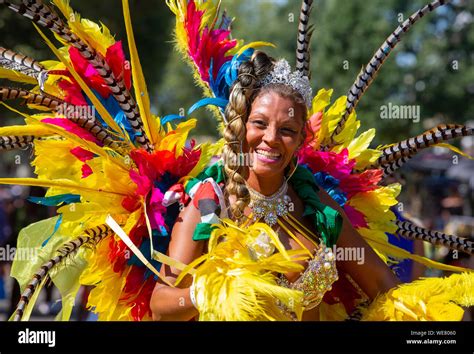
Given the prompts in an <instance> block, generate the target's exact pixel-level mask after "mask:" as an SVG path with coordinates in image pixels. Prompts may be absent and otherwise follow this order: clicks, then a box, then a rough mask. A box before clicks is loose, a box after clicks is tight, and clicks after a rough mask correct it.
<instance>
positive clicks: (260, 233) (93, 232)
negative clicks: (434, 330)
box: [0, 0, 474, 321]
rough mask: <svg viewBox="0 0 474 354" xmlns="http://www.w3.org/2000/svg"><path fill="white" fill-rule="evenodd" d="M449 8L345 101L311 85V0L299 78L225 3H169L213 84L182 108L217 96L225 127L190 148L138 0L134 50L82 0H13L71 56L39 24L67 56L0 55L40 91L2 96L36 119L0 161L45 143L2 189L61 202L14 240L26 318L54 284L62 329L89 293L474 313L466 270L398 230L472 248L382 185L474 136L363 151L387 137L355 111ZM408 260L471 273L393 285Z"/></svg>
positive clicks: (6, 69) (178, 303)
mask: <svg viewBox="0 0 474 354" xmlns="http://www.w3.org/2000/svg"><path fill="white" fill-rule="evenodd" d="M442 3H443V2H442V1H437V0H435V1H433V2H432V3H431V4H429V5H427V6H425V7H423V8H421V9H420V10H418V11H417V12H416V13H415V14H413V15H412V16H411V17H410V18H409V19H408V20H406V21H405V22H403V23H402V24H401V25H400V26H399V27H398V28H397V29H396V30H395V31H394V33H393V34H392V35H390V36H389V38H388V39H387V40H386V41H385V42H384V44H383V45H382V47H381V48H380V49H379V50H377V52H376V55H375V56H374V58H372V60H371V61H370V63H369V64H368V65H367V67H366V68H365V69H364V70H363V71H362V72H361V74H360V75H359V77H357V79H356V81H355V83H354V85H353V87H352V88H351V90H350V91H349V94H348V97H345V96H343V97H340V98H338V99H337V100H335V102H333V103H332V104H331V95H332V90H326V89H320V90H319V91H318V93H317V94H316V95H315V96H314V95H313V91H312V89H311V85H310V72H309V67H310V65H309V58H310V55H309V54H310V51H309V43H310V37H311V27H310V26H309V14H310V10H311V6H312V1H310V0H303V2H302V6H301V13H300V18H299V27H298V37H297V40H298V41H297V51H296V68H295V70H294V71H293V70H292V69H291V67H290V64H289V63H288V62H287V61H286V60H283V59H280V60H274V59H273V58H271V57H269V56H268V55H267V54H265V52H263V51H259V50H256V48H259V47H262V46H270V45H271V44H269V43H266V42H252V43H248V44H244V42H243V41H241V40H236V39H233V38H232V37H231V23H232V20H231V18H230V17H229V16H228V15H227V13H226V12H225V11H223V12H221V11H220V10H221V8H220V1H217V0H216V1H211V0H167V1H166V4H167V6H168V7H169V8H170V10H171V11H172V12H173V13H174V15H175V16H176V30H175V39H176V46H177V48H178V50H179V51H180V53H181V54H182V55H183V57H185V58H187V59H188V61H189V63H190V64H191V67H192V69H193V71H194V78H195V79H196V81H197V82H198V83H199V84H200V86H201V87H202V88H204V96H205V97H204V98H203V99H202V100H200V101H199V102H197V103H196V104H194V105H193V106H192V107H191V108H190V109H189V110H188V116H189V115H190V114H191V113H192V112H193V111H194V110H195V109H198V108H200V107H203V106H206V105H213V106H215V109H214V111H213V112H214V113H215V114H216V116H217V117H218V119H219V121H220V132H219V133H221V135H222V136H223V139H221V140H219V141H218V142H216V143H210V142H208V143H204V144H201V145H196V144H195V142H194V141H193V140H188V135H189V133H190V132H191V131H193V129H195V127H196V124H197V120H196V119H192V118H190V117H184V116H183V115H182V114H181V115H172V114H171V115H168V116H165V117H158V116H156V115H155V114H154V113H153V112H152V105H151V98H150V95H149V94H148V91H147V86H146V84H145V79H144V74H143V71H142V67H141V62H140V59H139V57H138V50H137V48H136V44H135V43H136V42H135V39H134V35H133V28H132V18H131V14H130V10H129V7H128V1H127V0H122V7H123V14H124V20H125V28H126V32H127V40H128V51H127V50H126V49H124V43H123V42H121V41H117V40H116V39H115V37H114V36H113V35H111V33H110V31H109V29H108V28H107V27H105V26H104V25H98V24H96V23H94V22H92V21H89V20H86V19H83V18H81V17H80V16H79V14H77V13H75V12H74V10H73V9H72V8H71V7H70V5H69V1H66V0H53V4H54V6H55V7H54V8H53V5H46V4H44V3H43V2H42V1H40V0H29V1H22V2H21V3H19V2H15V1H3V0H0V5H2V6H3V8H4V9H6V8H8V9H10V10H12V11H14V12H16V13H18V14H20V15H22V16H25V17H27V18H28V19H31V20H32V21H33V22H34V23H35V24H36V25H38V26H42V27H45V28H47V29H49V30H51V31H53V32H54V34H55V35H56V38H57V39H60V40H59V44H58V45H60V46H61V48H56V46H55V44H54V43H53V42H52V41H51V40H50V39H49V37H47V36H46V35H45V34H44V33H43V32H42V31H41V30H40V28H39V27H37V30H38V32H39V33H40V35H41V36H42V38H43V39H44V41H45V43H46V44H47V45H48V47H49V48H50V49H51V50H52V52H53V53H54V54H55V55H56V59H57V60H56V61H54V60H53V61H46V62H38V61H36V60H34V59H32V58H28V57H25V56H22V55H20V54H18V53H15V52H13V51H11V50H8V49H6V48H0V66H2V68H1V70H0V78H1V77H6V78H8V79H10V80H13V81H18V82H20V83H21V84H22V85H25V86H26V85H29V86H31V87H28V88H26V87H25V88H10V87H8V88H0V99H1V100H2V101H6V100H14V99H20V100H22V101H24V102H26V103H27V104H28V109H32V110H36V109H37V110H39V111H40V113H38V112H35V111H33V112H32V111H27V112H26V113H24V112H21V115H22V116H23V117H25V118H26V119H25V122H26V124H25V125H19V126H11V127H1V128H0V150H10V149H17V148H23V147H25V146H29V145H34V154H33V155H34V160H33V161H32V163H31V164H32V166H34V168H35V173H36V174H37V178H18V179H14V178H0V183H1V184H16V185H28V186H40V187H44V188H47V189H48V190H47V194H46V195H45V196H44V197H41V198H35V199H34V200H33V201H34V202H36V203H38V204H41V205H48V206H60V208H59V209H58V214H59V215H58V216H57V217H54V218H50V219H47V220H43V221H41V222H38V223H36V224H32V225H30V226H28V227H26V228H24V229H23V230H22V231H21V232H20V235H19V237H18V248H19V249H20V248H24V247H29V248H30V249H31V248H38V249H39V254H38V257H34V259H32V260H30V261H26V260H22V259H21V258H20V257H16V259H15V261H14V264H13V266H12V271H11V275H12V276H14V277H16V278H17V279H18V281H19V284H20V286H21V288H22V294H21V297H20V298H19V302H18V305H17V308H16V311H15V313H14V316H13V319H15V320H22V319H23V320H24V319H28V318H29V316H30V315H31V313H32V309H33V305H34V303H35V300H36V299H37V297H38V294H39V291H40V290H41V288H42V287H43V286H45V285H46V284H47V283H48V280H49V279H52V280H53V282H54V283H55V285H56V286H57V287H58V288H59V290H60V292H61V295H62V302H61V303H62V306H63V307H62V311H61V313H60V314H59V316H58V318H60V319H63V320H66V319H69V317H70V315H71V313H72V310H73V306H74V299H75V297H76V295H77V292H78V290H79V287H80V286H81V285H86V286H91V288H92V290H91V291H90V294H89V295H88V299H87V308H88V309H89V310H91V311H93V312H95V313H97V314H98V318H99V319H100V320H136V321H141V320H150V319H154V320H190V319H199V320H345V319H348V318H356V317H357V316H358V315H360V316H362V317H361V318H362V319H364V320H413V319H415V320H446V319H457V320H459V319H460V318H461V317H462V312H463V310H462V308H461V307H460V306H470V305H472V304H474V291H473V290H472V284H474V281H473V274H472V272H471V271H470V270H467V269H464V268H461V267H456V266H449V265H445V264H441V263H437V262H434V261H432V260H430V259H427V258H424V257H420V256H417V255H413V254H411V253H409V252H407V251H404V250H402V249H400V248H398V247H396V246H393V245H391V244H390V243H389V242H388V241H387V233H392V234H397V235H398V236H400V237H406V238H412V239H413V238H417V239H423V240H425V241H428V242H431V243H434V244H442V245H445V246H447V247H450V248H452V249H454V250H456V251H460V252H465V253H469V254H472V252H473V244H472V242H471V241H469V240H466V239H464V238H461V237H456V236H453V235H445V234H443V233H438V232H433V231H430V230H426V229H422V228H419V227H417V226H415V225H413V224H412V223H411V222H409V221H408V220H406V219H404V218H403V217H402V216H399V215H396V214H395V213H394V210H393V209H392V208H393V206H395V205H396V204H397V203H398V201H397V199H396V198H397V195H398V193H399V192H400V188H401V186H400V184H398V183H392V184H388V185H386V184H384V181H383V177H385V176H387V175H389V174H390V173H391V172H393V171H394V170H395V169H396V168H398V167H400V166H401V165H402V164H403V163H404V162H405V161H406V159H408V158H409V157H411V156H412V155H413V154H415V153H416V152H418V151H419V150H421V149H423V148H425V147H429V146H430V145H433V144H436V143H438V144H439V143H442V142H443V141H444V140H448V139H451V138H455V137H458V136H461V135H472V133H473V132H472V129H470V128H467V127H464V126H459V125H447V126H439V127H437V128H436V129H435V130H432V131H429V132H426V133H424V134H422V135H421V136H419V137H416V138H411V139H408V140H407V141H402V142H400V143H398V144H392V145H390V146H386V147H384V148H377V149H369V145H370V143H371V141H372V139H373V138H374V136H375V130H374V129H369V130H367V131H366V132H364V133H362V134H360V135H358V136H356V135H357V131H358V128H359V126H360V122H359V121H358V120H357V118H356V115H355V112H354V109H355V106H356V105H357V103H358V102H359V101H360V99H361V97H362V96H363V94H364V92H365V91H366V90H367V89H368V88H369V86H370V84H371V82H372V81H373V79H374V78H375V76H376V74H377V72H378V71H379V70H380V68H381V66H382V64H383V62H384V60H385V59H386V57H387V56H388V55H389V54H390V51H391V50H392V49H393V48H394V47H395V45H396V44H397V43H398V41H399V40H400V37H401V36H402V35H403V33H405V32H406V31H408V30H409V29H410V27H411V26H413V24H414V23H416V21H417V20H418V19H420V18H421V17H423V16H424V15H425V14H427V13H428V12H431V11H433V10H434V9H435V8H437V7H439V6H440V5H441V4H442ZM126 52H129V53H130V60H127V59H126V56H125V53H126ZM80 107H82V108H86V109H80ZM12 111H13V112H15V113H19V112H18V111H15V110H13V109H12ZM186 118H188V119H186ZM214 156H217V157H218V160H217V162H216V163H211V159H212V157H214ZM341 249H342V250H341ZM71 258H74V260H75V261H76V262H75V263H72V262H68V260H69V259H71ZM404 258H410V259H413V260H415V261H418V262H420V263H422V264H424V265H428V266H430V267H433V268H438V269H442V270H449V271H453V272H465V273H464V274H460V275H459V274H454V275H452V276H451V277H450V278H448V279H437V278H434V279H426V280H423V281H421V282H418V283H413V284H408V285H402V286H399V281H398V279H397V278H396V276H395V274H394V273H393V271H392V270H391V269H390V268H389V267H388V265H387V264H388V263H390V262H392V261H394V259H397V260H398V259H404ZM336 261H337V262H336ZM71 264H73V266H71ZM370 302H371V305H370V307H368V308H365V307H364V304H366V305H367V304H369V303H370ZM360 316H359V317H360Z"/></svg>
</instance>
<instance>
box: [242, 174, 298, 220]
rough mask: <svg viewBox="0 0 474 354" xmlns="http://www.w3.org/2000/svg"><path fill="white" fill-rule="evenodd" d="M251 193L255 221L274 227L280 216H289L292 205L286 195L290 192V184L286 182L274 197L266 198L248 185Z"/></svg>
mask: <svg viewBox="0 0 474 354" xmlns="http://www.w3.org/2000/svg"><path fill="white" fill-rule="evenodd" d="M247 188H248V190H249V193H250V204H249V207H250V208H252V211H253V213H254V217H253V219H254V221H256V220H259V219H262V218H263V220H264V221H265V223H266V224H267V225H268V226H273V225H275V224H276V223H277V219H278V217H279V216H285V215H287V214H288V212H289V210H288V206H289V204H290V203H291V198H290V197H289V196H288V195H287V194H286V192H287V191H288V182H287V181H286V179H285V181H284V182H283V184H282V185H281V187H280V188H279V189H278V190H277V191H276V192H275V193H274V194H272V195H270V196H268V197H267V196H266V195H263V194H261V193H259V192H257V191H256V190H255V189H252V188H251V187H249V186H248V185H247Z"/></svg>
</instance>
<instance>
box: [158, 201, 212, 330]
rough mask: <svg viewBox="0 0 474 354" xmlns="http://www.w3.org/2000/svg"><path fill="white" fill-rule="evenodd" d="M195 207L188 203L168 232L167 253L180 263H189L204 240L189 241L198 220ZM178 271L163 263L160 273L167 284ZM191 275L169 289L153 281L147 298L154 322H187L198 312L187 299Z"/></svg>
mask: <svg viewBox="0 0 474 354" xmlns="http://www.w3.org/2000/svg"><path fill="white" fill-rule="evenodd" d="M200 220H201V215H200V213H199V210H198V209H196V207H195V206H194V205H193V203H189V205H188V206H187V207H185V208H184V209H183V210H182V211H181V213H180V214H179V216H178V218H177V220H176V223H175V225H174V227H173V231H172V233H171V241H170V244H169V248H168V256H170V257H171V258H173V259H176V260H178V261H180V262H182V263H184V264H189V263H191V262H192V261H193V260H194V259H196V258H197V257H199V256H200V255H202V253H203V250H204V241H197V242H196V241H193V239H192V237H193V232H194V229H195V228H196V225H197V224H198V223H199V222H200ZM180 272H181V271H180V270H178V269H176V268H173V267H169V266H167V265H164V264H163V266H162V267H161V270H160V273H161V274H162V275H163V276H164V277H165V278H166V280H168V281H169V282H170V283H171V284H174V282H175V281H176V278H177V277H178V275H179V273H180ZM191 283H192V278H191V276H190V275H186V277H185V278H184V279H183V281H182V282H181V283H180V285H179V287H177V288H172V287H170V286H167V285H165V284H163V283H161V282H160V281H159V282H157V283H156V286H155V289H154V290H153V294H152V297H151V300H150V308H151V311H152V316H153V320H155V321H188V320H190V319H192V318H193V317H195V316H196V315H198V311H197V310H196V308H195V307H194V305H193V304H192V302H191V298H190V295H189V287H190V286H191Z"/></svg>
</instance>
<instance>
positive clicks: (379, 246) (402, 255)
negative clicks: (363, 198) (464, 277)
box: [357, 228, 473, 272]
mask: <svg viewBox="0 0 474 354" xmlns="http://www.w3.org/2000/svg"><path fill="white" fill-rule="evenodd" d="M357 231H358V232H359V233H360V235H361V236H362V237H363V238H364V239H365V240H366V241H367V242H368V243H369V244H370V245H371V246H372V247H373V248H374V249H376V250H378V251H381V252H383V253H384V254H388V255H391V256H393V257H397V258H399V259H412V260H414V261H415V262H418V263H420V264H423V265H425V266H427V267H429V268H434V269H440V270H445V271H449V272H472V271H473V270H471V269H466V268H463V267H456V266H450V265H447V264H443V263H440V262H436V261H433V260H431V259H429V258H426V257H422V256H418V255H416V254H412V253H410V252H408V251H406V250H404V249H402V248H400V247H397V246H394V245H392V244H390V243H389V242H388V241H387V240H383V239H382V238H381V237H376V236H374V235H375V234H376V233H377V232H376V231H374V230H370V229H366V228H359V229H357Z"/></svg>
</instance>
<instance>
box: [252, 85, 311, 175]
mask: <svg viewBox="0 0 474 354" xmlns="http://www.w3.org/2000/svg"><path fill="white" fill-rule="evenodd" d="M303 113H304V112H303V111H302V108H301V106H300V105H297V104H295V103H294V102H293V101H292V100H291V99H290V98H285V97H282V96H281V95H279V94H278V93H276V92H272V91H270V92H265V93H262V94H260V95H259V96H257V98H256V99H255V100H254V102H253V104H252V108H251V112H250V114H249V117H248V120H247V123H246V128H247V135H246V141H245V144H244V152H246V153H248V154H249V155H250V161H251V163H252V166H251V167H250V169H251V170H252V171H253V172H254V173H255V174H256V175H257V176H261V177H271V176H281V175H282V174H283V173H284V170H285V168H286V167H287V166H288V164H289V163H290V161H291V158H292V157H293V156H294V154H295V152H296V150H297V149H298V148H299V146H300V145H301V143H302V142H303V127H304V123H303Z"/></svg>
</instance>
